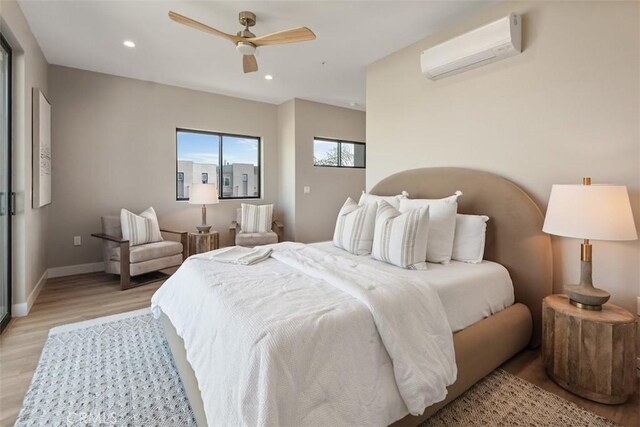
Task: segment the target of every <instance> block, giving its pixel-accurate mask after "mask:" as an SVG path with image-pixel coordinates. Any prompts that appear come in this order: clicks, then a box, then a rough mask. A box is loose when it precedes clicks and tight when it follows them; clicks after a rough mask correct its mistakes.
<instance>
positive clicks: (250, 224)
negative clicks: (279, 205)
mask: <svg viewBox="0 0 640 427" xmlns="http://www.w3.org/2000/svg"><path fill="white" fill-rule="evenodd" d="M272 222H273V205H262V206H256V205H248V204H245V203H243V204H242V205H241V212H240V228H241V230H240V232H241V233H266V232H267V231H271V224H272Z"/></svg>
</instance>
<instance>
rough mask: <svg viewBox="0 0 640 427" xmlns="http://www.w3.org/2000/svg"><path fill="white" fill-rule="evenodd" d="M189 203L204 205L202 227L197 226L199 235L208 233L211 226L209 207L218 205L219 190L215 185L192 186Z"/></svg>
mask: <svg viewBox="0 0 640 427" xmlns="http://www.w3.org/2000/svg"><path fill="white" fill-rule="evenodd" d="M189 203H190V204H192V205H202V225H198V226H196V228H197V229H198V232H199V233H207V232H208V231H209V230H210V229H211V226H210V225H207V205H215V204H217V203H218V188H217V187H216V185H215V184H191V187H190V188H189Z"/></svg>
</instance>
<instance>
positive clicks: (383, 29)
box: [20, 0, 490, 109]
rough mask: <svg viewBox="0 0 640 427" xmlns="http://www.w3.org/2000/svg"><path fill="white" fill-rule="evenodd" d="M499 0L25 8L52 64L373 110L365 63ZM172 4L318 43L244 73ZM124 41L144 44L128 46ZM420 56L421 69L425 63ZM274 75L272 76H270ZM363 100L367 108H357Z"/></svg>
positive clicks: (52, 2)
mask: <svg viewBox="0 0 640 427" xmlns="http://www.w3.org/2000/svg"><path fill="white" fill-rule="evenodd" d="M488 2H490V1H477V0H476V1H451V0H450V1H279V2H276V1H251V2H246V1H224V2H219V1H186V0H176V1H149V0H138V1H87V0H76V1H58V0H47V1H35V0H21V1H20V5H21V7H22V10H23V11H24V14H25V16H26V18H27V20H28V22H29V25H30V26H31V30H32V31H33V34H34V35H35V37H36V39H37V40H38V43H39V44H40V46H41V48H42V50H43V51H44V54H45V56H46V58H47V61H48V62H49V63H51V64H56V65H64V66H68V67H74V68H80V69H84V70H91V71H97V72H102V73H107V74H113V75H117V76H124V77H131V78H135V79H141V80H147V81H152V82H158V83H164V84H169V85H175V86H181V87H185V88H190V89H196V90H202V91H207V92H214V93H220V94H224V95H231V96H237V97H241V98H247V99H253V100H257V101H264V102H269V103H274V104H280V103H282V102H284V101H286V100H288V99H291V98H303V99H309V100H313V101H318V102H323V103H327V104H333V105H339V106H344V107H348V108H349V107H351V108H357V109H364V106H365V69H366V66H367V65H368V64H370V63H372V62H375V61H376V60H378V59H380V58H382V57H384V56H386V55H388V54H390V53H392V52H394V51H396V50H398V49H400V48H402V47H405V46H407V45H409V44H411V43H413V42H416V41H418V40H420V39H421V38H424V37H425V36H427V35H429V34H431V33H433V32H436V31H438V30H440V29H442V28H444V27H446V26H447V25H451V24H452V23H454V22H456V21H457V20H459V19H461V18H463V17H465V16H467V15H470V14H472V13H474V12H475V11H476V10H478V9H479V8H481V7H483V6H485V5H486V4H487V3H488ZM169 10H174V11H176V12H178V13H181V14H184V15H187V16H189V17H192V18H194V19H197V20H199V21H202V22H203V23H206V24H208V25H210V26H213V27H215V28H218V29H220V30H222V31H225V32H228V33H232V34H235V32H236V31H238V30H240V29H241V26H240V24H239V23H238V20H237V15H238V12H240V11H242V10H250V11H252V12H254V13H256V15H257V20H258V22H257V25H256V26H255V27H253V28H252V31H253V32H254V33H255V34H256V35H263V34H266V33H271V32H273V31H278V30H282V29H287V28H291V27H298V26H307V27H309V28H311V29H312V30H313V31H314V32H315V34H316V36H317V39H316V40H314V41H311V42H305V43H299V44H289V45H281V46H267V47H262V48H259V49H258V51H257V53H256V57H257V59H258V66H259V70H258V72H257V73H251V74H243V73H242V60H241V56H240V54H239V53H238V52H236V51H235V48H234V46H233V44H231V43H230V42H229V41H227V40H224V39H221V38H218V37H214V36H211V35H209V34H206V33H203V32H200V31H197V30H194V29H191V28H188V27H185V26H182V25H180V24H177V23H175V22H173V21H170V20H169V19H168V17H167V13H168V11H169ZM125 39H130V40H133V41H134V42H135V43H136V45H137V46H136V47H135V48H134V49H129V48H126V47H124V46H123V44H122V42H123V41H124V40H125ZM418 61H419V60H418V58H416V67H418V66H419V62H418ZM265 74H272V75H273V77H274V78H273V80H272V81H266V80H265V79H264V75H265ZM353 102H356V103H357V104H358V105H357V106H355V107H354V106H353V105H351V106H350V104H351V103H353Z"/></svg>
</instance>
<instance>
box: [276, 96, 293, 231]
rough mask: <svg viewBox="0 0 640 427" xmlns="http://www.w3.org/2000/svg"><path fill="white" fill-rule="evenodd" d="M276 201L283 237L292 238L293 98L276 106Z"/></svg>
mask: <svg viewBox="0 0 640 427" xmlns="http://www.w3.org/2000/svg"><path fill="white" fill-rule="evenodd" d="M278 203H279V207H280V212H281V214H280V218H278V219H279V220H280V221H282V223H283V224H284V237H285V239H286V240H294V228H295V221H296V128H295V100H294V99H292V100H289V101H287V102H285V103H283V104H281V105H279V106H278Z"/></svg>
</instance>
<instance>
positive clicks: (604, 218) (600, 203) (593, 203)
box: [542, 185, 638, 240]
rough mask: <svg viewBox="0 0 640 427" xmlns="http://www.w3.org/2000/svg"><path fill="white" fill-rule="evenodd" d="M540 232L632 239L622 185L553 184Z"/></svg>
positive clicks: (633, 229) (633, 233)
mask: <svg viewBox="0 0 640 427" xmlns="http://www.w3.org/2000/svg"><path fill="white" fill-rule="evenodd" d="M542 231H544V232H545V233H549V234H555V235H558V236H565V237H575V238H577V239H592V240H635V239H637V238H638V234H637V232H636V226H635V223H634V222H633V214H632V212H631V204H630V203H629V194H628V193H627V187H626V186H624V185H554V186H553V187H552V188H551V196H550V197H549V206H548V207H547V215H546V216H545V219H544V226H543V227H542Z"/></svg>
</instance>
